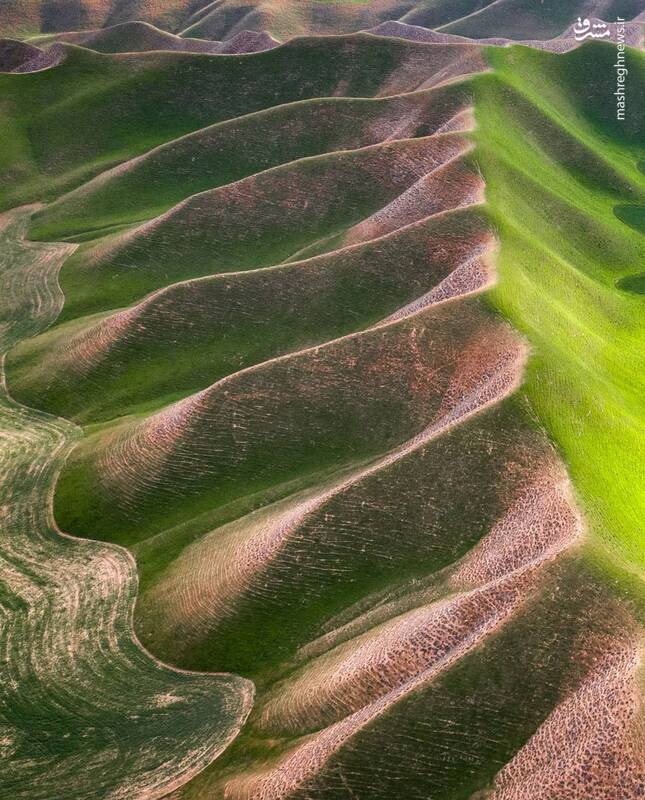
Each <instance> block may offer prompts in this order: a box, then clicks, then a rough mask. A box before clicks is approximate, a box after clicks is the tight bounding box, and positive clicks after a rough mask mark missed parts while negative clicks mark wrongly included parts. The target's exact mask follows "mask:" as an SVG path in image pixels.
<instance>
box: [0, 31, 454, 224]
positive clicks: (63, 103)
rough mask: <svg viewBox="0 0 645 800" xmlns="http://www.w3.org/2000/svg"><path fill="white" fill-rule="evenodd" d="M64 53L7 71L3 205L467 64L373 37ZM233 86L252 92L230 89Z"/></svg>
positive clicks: (448, 50)
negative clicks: (268, 117)
mask: <svg viewBox="0 0 645 800" xmlns="http://www.w3.org/2000/svg"><path fill="white" fill-rule="evenodd" d="M65 47H66V57H65V60H64V62H63V63H62V64H60V65H59V66H58V67H56V68H55V69H53V70H52V71H51V72H50V71H47V70H45V71H42V72H36V73H31V74H25V75H20V76H12V75H0V92H2V98H3V100H2V102H3V108H4V109H5V111H4V114H3V119H2V136H3V140H4V141H6V143H7V146H6V147H5V148H3V152H2V154H1V155H0V176H1V177H2V182H3V186H4V191H3V192H2V194H1V195H0V203H1V207H4V208H7V207H10V206H12V205H15V204H17V203H21V202H26V201H30V200H33V199H35V198H38V199H49V198H51V197H52V196H55V195H57V194H60V192H61V191H63V190H66V189H69V188H72V187H74V186H76V185H78V184H79V183H81V182H83V181H85V180H87V179H88V178H89V177H92V176H93V175H95V174H96V173H97V172H99V171H102V170H104V169H106V168H109V167H110V166H113V165H115V164H116V163H119V162H121V161H124V160H126V159H130V158H132V157H133V156H137V155H139V154H141V153H143V152H145V151H147V150H149V149H150V148H152V147H155V146H157V145H159V144H162V143H163V142H167V141H169V140H170V139H175V138H177V137H179V136H182V135H184V134H186V133H189V132H191V131H194V130H196V129H198V128H203V127H205V126H207V125H212V124H214V123H216V122H221V121H224V120H227V119H232V118H233V117H238V116H240V115H243V114H249V113H252V112H255V111H260V110H262V109H266V108H271V107H274V106H277V105H280V104H283V103H288V102H294V101H297V100H304V99H308V98H313V97H332V96H335V95H338V94H343V95H345V96H349V97H373V96H387V95H394V94H399V93H401V92H404V91H412V90H414V89H417V88H421V87H422V86H423V84H424V81H425V76H429V75H432V74H435V73H436V72H438V71H439V70H440V69H441V68H442V67H445V68H446V70H447V73H446V76H447V77H449V76H450V75H451V74H459V71H460V70H462V71H463V69H464V68H465V69H467V68H468V61H467V60H466V63H465V64H464V65H463V66H462V65H461V55H462V54H463V53H462V51H461V50H460V48H459V47H456V46H450V45H446V46H444V47H441V48H428V47H426V46H424V45H423V44H418V43H414V42H404V41H402V40H397V39H380V38H376V37H373V36H369V35H359V36H356V37H352V36H349V37H337V38H334V39H331V40H318V39H314V38H312V39H301V40H297V41H294V42H292V43H290V44H288V45H285V46H284V47H279V48H275V49H273V50H271V51H268V52H263V53H256V54H251V55H240V56H236V55H227V56H211V55H206V54H194V53H160V52H151V53H141V54H139V53H136V54H124V55H117V56H109V55H104V54H100V53H95V52H93V51H89V50H84V49H81V48H77V47H74V46H71V45H66V46H65ZM330 55H331V57H330ZM275 75H280V76H281V80H280V81H279V83H278V84H276V82H275ZM231 85H241V86H243V87H244V88H243V89H242V90H241V91H239V92H234V93H233V92H231V91H230V90H229V87H230V86H231Z"/></svg>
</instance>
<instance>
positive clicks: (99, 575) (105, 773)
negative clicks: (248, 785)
mask: <svg viewBox="0 0 645 800" xmlns="http://www.w3.org/2000/svg"><path fill="white" fill-rule="evenodd" d="M30 211H31V209H26V210H19V211H15V212H11V213H8V214H5V215H3V217H2V220H1V222H2V238H3V258H2V263H1V265H0V283H1V287H2V297H3V303H2V316H3V327H2V350H3V351H5V350H6V349H8V348H9V347H11V346H12V345H13V344H14V343H15V342H17V341H19V340H20V339H21V338H23V337H25V336H29V335H33V334H34V333H35V332H37V331H38V330H40V329H41V328H42V327H44V326H46V325H49V324H51V322H52V321H53V319H54V318H55V317H56V315H57V313H58V311H59V309H60V306H61V304H62V295H61V293H60V291H59V289H58V286H57V273H58V270H59V268H60V265H61V263H62V261H63V260H64V258H65V257H67V256H68V255H69V253H70V251H71V250H72V249H73V247H70V246H65V245H47V246H44V245H33V244H28V243H26V242H24V240H23V238H22V237H23V235H24V232H25V230H26V227H27V223H28V216H29V213H30ZM0 430H1V431H2V440H3V447H2V450H1V455H0V478H1V480H0V483H1V486H2V528H3V542H4V544H3V557H2V561H1V562H0V605H1V606H2V610H3V612H4V613H3V622H2V627H1V630H0V652H1V655H2V659H1V660H2V675H3V679H2V682H1V689H0V730H1V731H2V747H1V748H0V757H1V758H2V770H0V793H2V794H3V796H7V797H12V798H17V799H18V798H25V800H27V799H28V800H39V799H42V800H59V798H60V800H63V798H65V799H66V800H67V799H69V800H79V799H80V798H86V799H87V800H90V799H91V800H95V799H96V798H99V797H108V796H109V797H110V798H115V799H116V798H123V800H126V798H127V800H130V799H131V798H156V797H162V796H163V795H165V794H166V793H167V792H168V791H171V790H172V789H173V788H175V787H177V786H179V785H181V784H182V783H184V782H185V781H187V780H188V779H189V778H190V777H191V776H193V775H195V774H196V773H198V772H199V771H200V770H202V769H203V768H204V767H205V766H206V765H207V764H208V763H210V762H211V761H212V760H213V759H214V758H215V757H216V756H217V755H218V754H219V753H220V752H221V751H222V750H223V749H224V748H225V747H226V746H227V744H228V743H229V742H230V741H231V740H232V739H233V738H234V737H235V736H236V735H237V732H238V731H239V729H240V726H241V724H242V723H243V721H244V719H245V718H246V716H247V714H248V712H249V708H250V705H251V698H252V693H253V690H252V686H251V684H250V683H249V682H247V681H245V680H243V679H241V678H237V677H235V676H230V675H215V674H213V675H206V674H204V675H199V674H193V673H187V672H181V671H176V670H173V669H170V668H168V667H166V666H164V665H163V664H161V663H160V662H158V661H156V660H154V659H153V658H152V657H151V656H149V655H148V654H147V653H146V652H145V651H144V650H143V649H142V648H141V647H140V646H139V644H138V642H137V641H136V639H135V638H134V636H133V632H132V621H131V620H132V610H133V606H134V600H135V596H136V590H137V578H136V573H135V569H134V564H133V561H132V559H131V557H130V556H129V555H128V554H127V552H126V551H124V550H122V549H120V548H115V547H109V546H106V545H103V544H98V543H92V542H84V541H80V540H77V539H73V538H70V537H67V536H64V535H61V534H60V533H59V532H58V530H57V529H56V527H55V524H54V523H53V520H52V518H51V496H52V492H53V485H54V482H55V479H56V476H57V474H58V472H59V470H60V467H61V464H62V462H63V460H64V459H65V457H66V456H67V454H68V452H69V450H70V449H71V447H72V446H73V444H74V443H75V442H76V441H77V439H78V429H77V428H76V427H75V426H73V425H72V424H70V423H68V422H66V421H63V420H61V419H57V418H55V417H51V416H49V415H47V414H43V413H40V412H37V411H33V410H31V409H27V408H25V407H24V406H19V405H16V404H15V403H14V402H13V401H12V400H11V399H10V398H9V397H7V396H6V394H5V393H3V397H2V400H1V402H0ZM178 740H179V741H181V744H178Z"/></svg>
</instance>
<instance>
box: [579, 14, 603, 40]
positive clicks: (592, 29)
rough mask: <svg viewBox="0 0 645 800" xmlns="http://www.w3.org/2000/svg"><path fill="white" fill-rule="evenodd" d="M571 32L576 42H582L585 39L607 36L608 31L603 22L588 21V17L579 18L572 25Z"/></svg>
mask: <svg viewBox="0 0 645 800" xmlns="http://www.w3.org/2000/svg"><path fill="white" fill-rule="evenodd" d="M573 32H574V34H575V37H576V42H582V41H584V40H585V39H605V38H607V36H609V34H610V31H609V28H608V26H607V25H606V24H605V23H604V22H594V23H591V22H589V20H588V19H581V18H580V17H578V21H577V22H576V24H575V25H574V26H573Z"/></svg>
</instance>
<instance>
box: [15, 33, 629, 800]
mask: <svg viewBox="0 0 645 800" xmlns="http://www.w3.org/2000/svg"><path fill="white" fill-rule="evenodd" d="M376 40H377V37H370V36H361V37H358V38H357V40H356V42H353V40H352V42H350V41H349V40H347V41H345V40H343V42H342V46H343V48H347V47H352V48H353V47H354V46H355V47H359V46H360V47H361V48H362V47H365V46H367V45H368V44H369V46H370V47H371V46H372V45H373V43H374V41H376ZM382 41H386V42H388V47H396V48H399V49H400V48H402V47H403V44H402V43H394V42H393V41H392V40H385V39H383V40H382ZM450 41H451V42H452V44H450V45H447V44H445V43H442V42H440V43H436V42H435V41H433V42H430V43H428V44H419V45H417V46H415V47H411V48H410V49H407V45H406V49H404V50H401V52H404V53H405V54H408V55H405V56H404V57H403V58H402V59H400V60H399V61H397V62H396V64H397V65H398V66H397V65H395V66H393V67H392V68H391V69H385V70H384V71H383V74H382V75H380V77H379V79H378V82H377V83H374V84H372V85H370V92H371V96H372V98H373V99H372V100H366V99H360V100H358V101H357V100H356V98H353V99H351V100H350V99H348V98H345V100H343V101H342V102H339V101H338V100H337V98H329V97H325V98H313V99H307V100H296V101H295V102H293V97H291V95H289V97H290V98H291V101H290V102H288V103H284V104H283V105H279V106H276V107H272V108H268V109H265V110H263V111H261V112H255V111H253V112H252V113H245V114H244V115H242V116H240V117H239V118H234V119H233V120H227V121H226V122H224V123H221V124H220V123H216V124H209V125H208V126H207V127H204V128H201V129H199V130H198V131H196V132H193V133H189V134H187V135H185V136H181V137H179V138H177V139H174V140H172V141H170V142H167V143H166V144H163V145H161V146H159V147H155V148H153V149H151V150H149V151H148V152H146V153H144V154H142V155H137V157H135V158H131V159H130V160H128V161H126V162H124V163H121V164H119V165H118V166H116V167H113V168H112V169H109V170H107V171H106V172H104V173H102V174H101V175H99V176H97V177H95V178H94V179H93V180H90V181H88V182H87V183H86V184H84V185H82V186H80V187H79V188H77V189H75V190H73V191H71V192H69V193H68V194H66V195H64V196H63V197H62V198H60V199H59V200H58V201H57V202H56V203H53V204H52V205H51V206H50V207H49V208H47V209H44V210H43V211H41V212H39V213H38V214H37V215H36V216H35V218H34V226H35V231H36V232H37V233H38V234H39V235H40V234H42V232H43V229H44V230H45V232H46V231H47V226H48V225H51V226H53V228H50V230H59V231H72V230H73V231H76V232H78V231H80V230H86V229H87V228H90V227H91V225H92V224H93V223H92V222H91V220H92V219H95V220H96V219H103V222H104V224H105V225H106V226H107V225H108V223H109V222H112V223H114V224H115V225H117V226H118V227H117V229H116V230H113V231H107V232H105V231H104V233H105V235H103V236H101V235H98V233H99V232H97V231H95V232H94V234H91V235H90V240H89V241H88V242H87V243H86V244H84V245H82V246H81V247H80V248H79V249H78V252H77V253H75V255H74V256H73V258H70V259H69V260H68V261H67V264H66V268H65V269H66V273H65V276H64V277H65V280H66V281H67V284H66V285H67V286H68V287H69V289H70V291H71V293H72V294H71V295H70V299H69V303H68V305H67V306H66V309H65V313H66V314H67V316H66V317H65V319H64V322H63V323H62V324H60V325H58V326H57V327H56V328H54V329H53V330H52V331H49V332H47V334H45V335H43V336H39V337H36V338H35V339H34V340H33V341H30V342H26V343H23V344H22V345H21V346H20V347H18V348H17V349H16V350H15V351H14V352H13V353H12V354H11V357H10V369H11V375H12V376H13V377H14V383H13V384H12V385H15V387H16V391H17V392H18V393H19V394H20V396H22V397H30V398H34V402H40V403H42V404H43V406H44V407H46V408H49V409H51V410H56V411H57V412H58V413H62V414H64V415H69V416H70V417H72V418H74V419H75V420H77V421H79V422H82V423H99V424H98V425H96V427H93V428H92V429H91V432H90V433H89V435H88V436H87V437H86V438H85V439H84V440H83V441H82V442H80V443H79V444H78V446H77V447H75V448H74V450H73V452H72V453H70V456H69V458H68V461H67V463H66V466H65V469H64V470H63V472H62V474H61V478H60V481H59V483H58V485H57V493H56V505H55V512H56V514H57V518H58V519H59V520H60V521H61V522H63V523H64V526H65V527H66V528H68V529H69V530H71V531H73V532H75V533H77V534H79V535H87V536H96V537H102V538H104V539H106V540H109V541H117V542H119V543H123V544H126V545H127V546H128V547H130V548H131V550H132V551H133V553H134V554H135V556H136V557H137V558H138V560H139V565H140V568H141V574H142V578H143V586H144V590H143V592H142V594H141V596H140V598H139V602H138V604H137V615H136V625H137V631H138V633H139V635H140V637H141V639H142V641H144V643H145V644H146V646H148V647H149V648H150V650H151V651H152V652H154V653H156V654H157V655H158V656H160V657H163V658H164V659H166V660H168V661H169V662H171V663H174V664H178V665H180V666H182V667H185V668H191V669H195V668H198V669H226V670H229V671H231V672H236V673H239V674H243V675H245V676H249V677H251V678H253V679H254V680H255V681H256V684H257V686H258V698H257V702H256V705H255V706H254V710H253V712H252V714H251V716H250V717H249V721H248V724H247V726H246V728H245V729H244V731H242V733H241V735H240V736H239V737H238V738H237V740H236V742H235V743H234V744H233V746H232V747H231V748H230V749H229V750H228V751H227V753H225V754H224V755H223V757H222V759H218V761H217V762H216V763H215V764H214V765H213V767H212V768H210V769H206V770H205V771H204V772H203V773H201V774H200V775H198V776H196V777H195V779H194V780H192V781H190V782H189V783H187V784H185V785H183V786H182V787H180V788H179V789H177V790H175V791H173V793H172V795H171V796H172V797H173V798H179V797H181V798H183V799H184V800H204V799H205V798H213V797H217V798H219V797H227V798H231V799H233V800H242V799H243V798H248V800H278V799H280V800H283V799H286V798H294V800H295V798H298V800H305V798H306V800H312V798H316V800H317V799H318V798H328V797H330V796H334V797H336V796H339V797H360V798H361V799H362V798H369V800H392V798H393V797H406V798H410V800H421V799H423V800H427V798H428V797H447V796H453V795H457V794H458V795H459V796H467V793H468V792H471V793H475V792H479V793H480V796H481V793H482V792H483V793H484V796H485V795H486V793H488V794H490V792H493V793H494V794H493V796H494V797H497V796H499V797H500V798H501V799H502V800H520V798H523V797H524V796H525V795H522V794H521V791H523V789H521V787H523V786H525V785H529V786H535V787H536V788H535V790H536V792H537V791H543V792H544V793H545V794H544V798H545V800H546V798H547V797H551V796H552V795H553V792H555V791H559V790H560V788H562V787H565V786H566V789H565V788H562V791H563V792H564V794H563V796H564V797H567V800H569V797H571V798H572V799H573V798H576V797H578V796H579V795H576V794H575V793H573V794H572V792H575V791H579V790H578V789H577V788H575V786H578V785H580V780H578V779H579V778H580V779H581V778H585V780H586V778H587V777H588V769H587V768H588V767H589V768H590V769H591V770H592V771H597V770H598V769H599V766H598V765H600V764H602V763H609V762H610V761H611V760H612V759H614V760H615V761H616V760H619V761H620V764H619V769H617V770H612V777H611V778H609V779H608V782H607V781H605V783H603V782H602V780H596V779H593V780H591V779H590V780H587V782H586V783H584V782H583V785H584V787H585V791H586V792H587V796H588V797H589V800H606V799H607V798H608V797H610V796H611V791H613V789H612V788H611V787H614V786H616V785H618V784H617V783H616V780H617V779H616V775H620V781H621V782H622V784H623V785H624V786H626V787H627V789H626V791H627V792H628V795H627V796H626V800H633V799H634V798H637V797H638V796H639V792H640V787H641V784H642V780H641V776H640V773H639V770H638V758H639V754H640V753H641V752H642V750H641V749H639V748H641V745H642V737H641V733H640V732H639V731H640V730H641V728H639V725H640V720H641V719H642V714H641V711H640V708H639V707H638V704H637V703H636V702H635V694H634V693H631V694H630V691H631V689H632V688H633V687H634V686H635V685H636V684H635V681H636V677H635V676H636V661H637V652H638V647H639V645H638V646H637V645H633V647H634V648H636V649H635V650H633V652H632V650H629V647H632V645H631V644H629V645H628V644H625V647H623V644H621V643H624V642H632V641H633V639H632V638H630V635H631V634H629V633H626V631H629V630H630V627H629V622H628V618H629V614H627V613H626V612H625V610H624V608H623V607H622V605H620V604H619V603H618V602H617V601H615V600H612V599H611V597H610V595H609V592H605V591H604V589H602V586H600V587H599V585H598V582H597V581H596V580H595V579H594V577H593V576H592V575H591V573H590V571H589V569H587V567H586V565H585V562H584V558H583V556H582V555H581V553H582V552H583V550H584V548H585V540H586V536H585V528H584V523H583V521H582V519H581V516H580V515H579V513H578V511H577V508H576V503H575V500H574V498H573V493H572V490H571V486H570V484H569V479H568V476H567V474H566V471H565V469H564V467H563V465H562V464H561V462H560V460H559V457H558V455H557V454H556V452H555V450H554V448H553V447H552V446H551V445H550V443H549V441H548V440H547V438H546V436H545V435H544V433H543V432H542V431H541V430H540V429H539V428H538V427H537V426H536V424H535V421H534V419H533V417H532V414H531V411H530V409H528V408H527V405H526V403H525V400H524V399H523V397H522V394H521V392H520V388H521V385H522V381H523V377H524V370H525V366H526V361H527V357H528V352H527V346H526V343H525V342H524V341H523V340H522V339H521V338H520V337H519V335H518V334H517V333H516V332H515V331H514V330H513V329H512V328H511V327H510V326H509V325H508V324H506V323H505V322H504V321H502V320H501V318H500V317H498V316H496V315H494V314H493V313H492V312H491V311H490V308H489V306H488V305H487V298H486V297H485V294H486V292H487V291H488V290H489V289H490V288H491V287H492V286H493V284H494V283H495V270H494V261H495V253H496V239H495V235H494V233H493V231H492V229H491V225H490V221H489V218H488V217H487V216H486V210H485V209H484V207H483V204H484V184H483V179H482V177H481V174H480V173H479V170H478V169H477V167H476V165H475V164H474V163H473V158H472V146H471V142H470V140H469V137H468V136H467V133H468V130H469V129H470V128H471V127H472V125H473V110H472V108H471V105H470V99H469V97H468V93H469V90H468V88H467V86H468V81H467V80H464V79H463V78H464V75H467V74H470V73H472V72H476V71H481V70H483V69H484V68H485V64H484V60H483V57H482V52H481V48H479V47H478V46H475V45H472V44H471V43H454V41H453V40H452V39H450ZM337 45H338V42H336V46H337ZM309 46H310V44H307V47H309ZM279 52H281V49H280V48H278V49H277V50H275V51H273V54H275V53H279ZM271 55H272V54H267V57H268V56H271ZM248 63H249V64H250V63H252V59H251V60H249V61H248ZM315 77H316V80H317V79H318V77H319V76H315ZM323 77H324V76H323ZM320 85H321V86H323V85H324V86H325V87H327V88H328V87H329V86H332V88H333V91H334V94H337V95H342V94H343V93H344V92H347V91H349V89H348V87H347V86H346V85H344V84H343V80H340V81H337V80H336V78H335V77H334V80H333V81H332V82H331V83H326V82H324V81H323V82H321V84H320ZM263 97H264V95H263ZM374 98H377V99H374ZM265 101H266V102H268V101H267V100H266V98H264V100H263V102H265ZM341 120H343V124H342V126H341V127H342V130H343V135H342V136H340V135H337V130H338V126H339V122H340V121H341ZM312 124H314V127H316V131H317V133H318V134H319V136H317V137H316V139H315V141H311V140H310V139H309V138H308V136H309V134H308V132H309V131H310V129H311V127H312ZM274 128H275V131H276V133H275V141H273V142H269V143H268V144H267V143H266V142H264V141H263V140H264V139H265V138H266V137H267V136H268V135H269V134H270V133H271V131H272V130H273V129H274ZM251 132H254V134H253V135H254V136H255V137H256V138H255V139H254V140H253V141H254V148H253V150H254V153H255V152H256V151H257V153H258V157H257V158H255V159H250V160H249V161H245V162H244V163H243V165H242V166H241V167H237V166H236V167H235V171H234V172H233V173H226V172H224V173H222V172H220V173H218V176H215V170H214V169H211V167H213V166H214V164H215V162H214V161H213V153H214V152H215V153H217V152H219V149H220V148H223V152H224V153H231V152H232V150H231V147H232V143H233V145H235V142H236V139H237V137H239V135H240V133H244V134H250V133H251ZM276 142H277V143H279V146H277V145H276ZM270 145H275V146H270ZM343 145H345V146H343ZM223 174H226V175H227V176H228V179H227V180H224V178H222V177H221V176H222V175H223ZM168 175H170V176H172V180H169V179H168V177H167V176H168ZM175 176H178V178H179V179H178V180H175ZM129 189H132V193H133V194H132V198H134V200H133V205H132V206H131V207H129V208H128V207H126V205H125V204H123V205H121V204H120V203H118V202H116V203H115V198H116V199H118V198H119V197H120V196H121V195H123V194H124V193H127V192H128V190H129ZM157 189H160V190H163V191H162V194H163V199H164V204H163V207H160V206H159V202H158V199H157V198H156V197H155V192H156V190H157ZM137 203H139V205H137ZM108 212H109V215H108V217H105V216H104V214H106V213H108ZM119 215H120V216H119ZM121 224H123V226H124V227H120V225H121ZM40 225H42V226H44V228H40V229H39V226H40ZM128 226H129V227H128ZM94 312H96V313H94ZM119 552H120V551H119ZM616 620H618V622H616ZM594 637H595V638H594ZM592 640H593V641H594V642H605V643H606V649H605V650H603V653H605V652H606V653H607V654H608V655H607V658H608V659H609V660H608V661H607V660H603V659H604V658H605V657H604V655H603V656H602V657H600V656H599V659H600V660H598V661H597V662H593V663H591V662H589V663H587V661H586V653H587V651H588V648H589V645H588V644H587V643H588V642H590V641H592ZM634 641H635V640H634ZM594 647H595V645H594ZM603 647H604V645H603ZM626 648H627V649H626ZM601 649H602V648H601ZM628 651H629V652H630V653H632V655H630V656H625V655H624V654H625V653H627V652H628ZM613 652H615V653H616V654H619V655H617V656H616V658H617V661H615V662H614V661H612V660H611V658H612V656H611V653H613ZM634 653H636V655H634ZM620 654H623V655H620ZM632 656H633V657H632ZM630 659H631V660H630ZM634 659H636V660H634ZM603 665H604V666H603ZM605 667H606V669H605ZM616 674H620V676H621V677H620V678H616V677H615V676H616ZM621 681H622V682H621ZM605 690H606V691H607V701H608V704H607V707H608V708H610V713H611V714H612V715H613V714H619V715H620V719H621V720H622V721H621V722H620V723H619V724H616V725H615V726H614V727H613V728H612V729H611V730H612V732H613V733H616V735H618V736H619V738H621V741H622V742H623V743H624V748H623V750H624V757H623V754H619V753H618V751H617V750H616V749H612V747H613V745H612V744H611V741H612V739H611V736H610V735H608V734H606V733H605V732H603V731H602V730H600V729H599V728H594V727H593V726H589V736H588V739H586V740H584V743H583V742H582V741H581V742H580V743H579V744H580V746H578V744H575V745H573V746H571V747H568V746H567V745H566V744H565V743H562V745H561V746H560V743H558V742H559V740H558V739H557V736H556V734H557V733H558V732H559V731H560V730H561V729H562V730H570V729H571V730H572V729H573V725H574V723H573V722H571V719H572V717H571V710H572V708H574V707H577V706H576V703H577V704H578V706H580V707H581V708H582V709H583V711H582V712H581V716H580V719H584V720H587V716H588V714H589V712H590V709H592V707H593V703H594V697H596V696H597V695H599V694H602V693H603V692H604V691H605ZM614 700H617V703H618V705H616V706H614V705H613V703H614ZM612 719H613V717H612ZM613 733H612V735H613ZM553 742H556V745H553V746H557V747H559V748H560V750H559V752H560V755H561V759H560V761H558V762H557V763H558V766H557V768H555V769H554V771H553V774H547V776H546V779H545V782H544V785H541V784H540V785H539V786H538V782H539V780H540V773H541V771H542V766H543V765H544V764H545V763H547V761H548V757H547V756H545V752H548V748H549V746H551V743H553ZM384 743H385V748H386V750H387V757H384V756H383V751H384ZM587 745H588V746H587ZM588 750H592V751H593V757H591V756H589V752H588ZM556 773H557V774H556ZM576 776H577V777H576ZM576 780H578V784H576ZM612 781H613V783H612ZM554 787H555V788H554ZM608 787H610V788H608ZM169 791H170V789H169ZM549 791H550V792H551V796H550V795H549V794H548V792H549ZM566 792H569V795H567V794H566ZM495 793H497V794H495ZM537 796H539V795H537ZM614 800H615V799H614Z"/></svg>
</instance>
